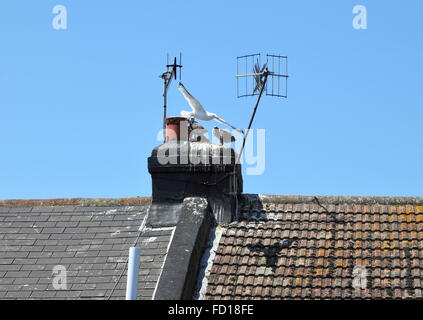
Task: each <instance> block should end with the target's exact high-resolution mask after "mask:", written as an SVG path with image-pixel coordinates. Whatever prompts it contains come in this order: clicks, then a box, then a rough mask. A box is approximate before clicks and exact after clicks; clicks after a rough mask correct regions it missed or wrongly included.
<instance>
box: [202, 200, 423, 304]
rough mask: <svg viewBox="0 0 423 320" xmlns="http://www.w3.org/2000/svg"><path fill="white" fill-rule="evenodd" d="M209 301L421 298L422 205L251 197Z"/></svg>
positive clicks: (231, 227) (211, 279) (225, 248)
mask: <svg viewBox="0 0 423 320" xmlns="http://www.w3.org/2000/svg"><path fill="white" fill-rule="evenodd" d="M240 206H241V208H240V212H239V219H238V220H237V221H236V222H233V223H230V224H226V225H222V226H220V227H218V231H219V232H217V233H216V237H217V238H218V237H220V240H218V241H217V245H216V247H215V248H214V249H213V250H214V253H213V254H210V257H211V260H210V261H209V262H208V267H207V270H206V272H205V274H206V276H205V279H204V280H203V286H205V287H204V288H203V291H204V292H205V294H204V296H203V298H205V299H343V298H347V299H350V298H353V299H356V298H357V299H363V298H364V299H366V298H373V299H378V298H393V299H396V298H398V299H402V298H422V285H423V281H422V279H423V198H396V197H313V196H257V195H245V196H243V199H242V201H241V203H240Z"/></svg>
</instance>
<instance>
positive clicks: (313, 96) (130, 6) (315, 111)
mask: <svg viewBox="0 0 423 320" xmlns="http://www.w3.org/2000/svg"><path fill="white" fill-rule="evenodd" d="M358 4H360V5H364V6H366V8H367V29H366V30H355V29H354V28H353V27H352V20H353V18H354V14H353V12H352V9H353V7H354V6H355V5H358ZM55 5H64V6H65V7H66V8H67V30H55V29H54V28H53V27H52V20H53V18H54V14H53V13H52V10H53V7H54V6H55ZM422 9H423V4H422V3H420V2H418V1H406V2H398V1H349V0H343V1H335V0H332V1H327V0H326V1H311V0H310V1H301V0H297V1H260V2H257V1H207V2H206V1H182V0H181V1H160V2H157V1H156V2H155V1H135V0H134V1H97V0H92V1H82V0H72V1H70V0H55V1H47V0H45V1H44V0H43V1H21V0H18V1H11V0H5V1H2V2H1V3H0V40H1V49H2V50H1V51H2V52H1V55H0V57H1V59H0V111H1V113H0V115H1V118H0V121H1V122H0V123H1V125H0V199H16V198H17V199H26V198H68V197H132V196H145V195H150V194H151V179H150V175H149V174H148V171H147V157H148V156H149V154H150V152H151V150H152V149H153V147H155V146H156V145H158V144H159V142H158V141H157V140H156V136H157V132H158V130H159V129H160V128H161V125H162V123H161V117H162V82H161V79H160V78H159V77H158V76H159V74H160V73H161V72H163V71H164V64H165V60H166V53H167V52H169V53H170V54H171V55H177V54H179V52H180V51H181V52H182V53H183V65H184V68H183V73H182V81H183V82H184V84H185V86H186V87H187V89H188V90H189V91H190V92H191V93H192V94H193V95H194V96H195V97H196V98H198V99H199V100H200V101H201V102H202V103H203V105H204V106H205V107H206V108H207V109H209V110H210V111H212V112H215V113H217V114H219V115H221V116H222V117H223V118H224V119H226V120H227V121H229V122H232V123H233V124H235V125H237V126H239V127H244V128H245V127H247V125H248V121H249V117H250V115H251V112H252V109H253V105H254V101H255V100H254V98H242V99H237V98H236V82H235V77H234V75H235V73H236V60H235V57H236V56H239V55H243V54H249V53H257V52H261V53H262V54H266V53H272V54H282V55H287V56H288V57H289V75H290V79H289V96H288V99H278V98H273V97H264V98H263V101H262V103H261V105H260V109H259V111H258V113H257V115H256V118H255V121H254V124H253V128H256V129H258V128H261V129H265V130H266V168H265V172H264V174H262V175H258V176H249V175H246V174H244V191H245V192H248V193H264V194H301V195H363V196H364V195H378V196H422V189H423V188H422V181H423V169H422V165H421V164H422V158H423V148H422V133H421V132H422V129H421V128H422V126H421V122H422V116H423V110H422V105H423V103H422V102H423V93H422V92H423V90H422V80H421V75H422V73H423V60H422V55H421V52H422V49H423V45H422V41H421V33H422V30H423V21H422V20H421V12H422ZM186 107H187V105H186V102H185V100H184V99H183V97H182V96H181V95H180V93H179V91H178V90H177V87H176V86H175V83H173V86H172V87H171V88H170V91H169V97H168V115H178V114H179V112H180V110H182V109H187V108H186ZM207 125H208V126H212V125H214V124H211V123H210V124H207ZM244 170H245V168H244ZM244 172H245V171H244Z"/></svg>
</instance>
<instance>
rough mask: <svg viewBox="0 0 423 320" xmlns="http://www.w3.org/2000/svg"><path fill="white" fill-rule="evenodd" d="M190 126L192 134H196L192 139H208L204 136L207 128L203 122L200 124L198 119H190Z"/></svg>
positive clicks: (205, 140) (204, 140)
mask: <svg viewBox="0 0 423 320" xmlns="http://www.w3.org/2000/svg"><path fill="white" fill-rule="evenodd" d="M189 126H190V128H191V136H195V137H192V139H190V141H203V142H207V141H208V139H207V138H206V137H203V135H204V134H205V133H207V129H206V128H204V127H203V126H202V125H201V124H199V123H198V122H197V121H190V123H189Z"/></svg>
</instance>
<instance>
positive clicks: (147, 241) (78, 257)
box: [0, 197, 172, 299]
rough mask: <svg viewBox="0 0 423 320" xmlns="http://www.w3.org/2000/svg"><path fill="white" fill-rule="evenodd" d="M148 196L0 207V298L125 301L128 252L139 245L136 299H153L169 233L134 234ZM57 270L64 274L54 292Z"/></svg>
mask: <svg viewBox="0 0 423 320" xmlns="http://www.w3.org/2000/svg"><path fill="white" fill-rule="evenodd" d="M149 204H150V198H148V197H147V198H126V199H53V200H9V201H5V200H3V201H0V299H15V298H16V299H18V298H21V299H22V298H23V299H26V298H30V299H31V298H34V299H77V298H81V299H107V298H108V297H109V296H110V294H111V293H112V289H113V288H114V287H115V284H116V282H117V281H119V283H117V284H116V288H115V290H114V291H113V294H112V296H111V298H112V299H123V298H124V297H125V288H126V272H124V273H123V276H122V277H120V275H121V274H122V270H123V268H125V267H126V260H127V257H128V249H129V247H130V246H132V245H133V244H134V243H135V244H136V246H138V247H141V249H142V250H141V259H140V261H141V263H140V270H139V287H138V288H139V290H138V298H139V299H151V298H152V296H153V293H154V289H155V287H156V284H157V280H158V278H159V276H160V273H161V271H162V266H163V262H164V259H165V257H166V253H167V248H168V245H169V242H170V238H171V235H172V228H167V229H166V228H162V229H157V230H154V229H148V228H144V229H143V232H141V233H139V231H138V230H139V229H140V226H141V225H142V223H143V221H144V218H145V216H146V211H147V208H148V205H149ZM55 266H63V267H64V268H65V270H66V274H67V281H66V282H67V283H66V284H67V287H66V290H56V289H55V288H54V286H53V281H54V279H55V276H56V275H57V273H54V274H53V269H54V268H55Z"/></svg>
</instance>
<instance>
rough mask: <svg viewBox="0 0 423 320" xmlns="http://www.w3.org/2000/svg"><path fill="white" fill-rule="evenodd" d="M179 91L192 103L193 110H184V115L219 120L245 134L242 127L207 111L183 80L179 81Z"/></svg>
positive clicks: (204, 119)
mask: <svg viewBox="0 0 423 320" xmlns="http://www.w3.org/2000/svg"><path fill="white" fill-rule="evenodd" d="M178 89H179V91H181V93H182V95H183V96H184V98H185V99H186V100H187V101H188V104H189V105H190V107H191V109H192V111H191V112H189V111H185V110H182V111H181V115H182V116H183V117H186V118H188V119H190V118H196V119H199V120H203V121H210V120H213V119H214V120H217V121H219V122H221V123H223V124H225V125H227V126H229V127H231V128H232V129H234V130H236V131H238V132H240V133H242V134H244V131H242V130H241V129H238V128H236V127H234V126H233V125H231V124H229V123H228V122H226V121H225V120H223V119H222V118H219V117H218V116H217V115H216V114H214V113H211V112H207V111H206V110H204V108H203V106H202V105H201V103H200V102H199V101H198V100H197V99H195V98H194V97H193V96H192V95H191V94H190V93H189V92H188V91H187V89H185V87H184V85H183V84H182V82H179V87H178Z"/></svg>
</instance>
